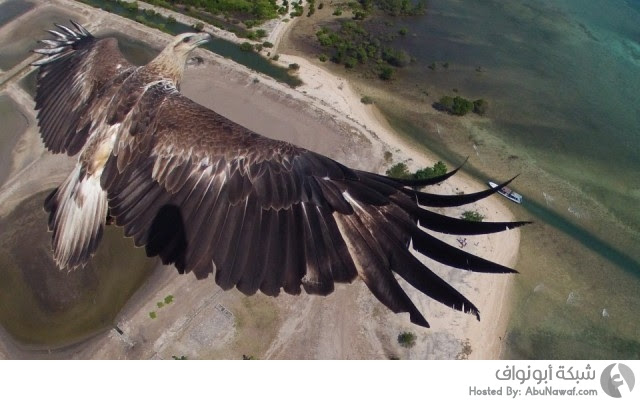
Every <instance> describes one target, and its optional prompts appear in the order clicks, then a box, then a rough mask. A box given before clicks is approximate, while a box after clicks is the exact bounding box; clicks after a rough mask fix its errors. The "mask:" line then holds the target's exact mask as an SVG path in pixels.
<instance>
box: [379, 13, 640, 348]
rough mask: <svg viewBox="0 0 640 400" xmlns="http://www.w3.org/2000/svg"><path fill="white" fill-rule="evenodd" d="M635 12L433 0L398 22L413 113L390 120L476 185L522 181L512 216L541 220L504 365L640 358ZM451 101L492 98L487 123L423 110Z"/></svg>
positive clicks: (528, 251)
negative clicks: (461, 164)
mask: <svg viewBox="0 0 640 400" xmlns="http://www.w3.org/2000/svg"><path fill="white" fill-rule="evenodd" d="M639 4H640V2H638V1H633V2H624V1H622V0H614V1H601V0H590V1H583V0H581V1H577V0H576V1H565V2H562V3H559V2H555V1H546V0H535V1H529V2H526V3H524V4H523V3H520V2H499V1H485V2H477V1H471V0H457V1H444V0H432V1H431V2H430V7H429V12H428V14H427V16H426V17H423V18H412V19H404V20H402V21H401V22H397V24H402V25H403V26H407V27H408V28H409V35H408V36H407V38H404V39H399V40H398V41H397V43H396V44H397V45H399V46H403V47H405V48H406V49H407V50H408V52H409V53H411V54H412V55H413V56H415V57H416V59H417V62H416V63H414V64H412V65H411V66H410V67H409V68H408V69H407V70H406V71H403V72H401V73H400V75H399V79H398V80H397V82H396V83H395V84H394V86H395V90H398V91H400V90H401V91H402V93H404V95H405V96H406V97H408V98H409V99H410V100H411V101H413V103H414V104H417V106H416V107H414V108H413V109H407V108H405V109H402V110H400V109H398V107H394V105H393V104H388V103H387V104H385V102H384V100H381V101H380V102H379V104H380V105H382V106H385V107H386V109H387V112H388V113H389V115H390V117H391V122H392V123H393V124H394V125H395V126H396V127H398V128H400V129H401V130H403V131H404V132H405V133H406V134H407V135H409V136H411V137H412V138H414V139H415V140H416V142H418V143H421V144H423V145H425V146H427V147H429V148H430V149H432V150H434V151H435V152H436V153H437V154H438V155H439V156H440V157H442V158H443V159H445V160H449V161H450V162H453V163H455V162H456V161H459V160H460V159H462V158H463V157H465V156H470V157H471V159H470V164H469V165H468V166H467V167H466V169H467V170H468V171H470V172H471V173H473V174H475V175H477V176H478V177H479V178H481V179H488V178H492V179H505V178H508V177H509V175H513V174H515V173H522V176H521V177H520V178H518V179H517V181H516V183H515V184H514V188H515V189H516V190H517V191H519V192H521V193H523V194H524V196H525V202H524V204H523V206H522V207H518V206H514V207H512V209H513V211H514V212H515V213H516V216H517V217H518V218H522V219H533V220H534V221H536V222H537V223H536V224H535V225H534V226H531V227H527V228H525V229H523V231H522V247H521V255H520V261H519V263H518V265H517V267H518V269H519V270H520V272H521V274H520V275H519V276H518V277H517V279H516V282H517V283H516V286H517V290H516V296H515V299H514V300H515V302H516V303H515V306H514V313H513V317H512V321H511V327H510V333H509V335H508V338H507V339H508V340H507V349H506V353H505V354H504V356H506V357H516V358H555V357H564V358H616V357H628V358H636V357H638V356H639V355H640V341H638V339H637V338H638V337H640V320H639V319H638V318H637V316H636V310H637V309H638V307H640V299H638V296H637V293H639V292H640V246H638V243H640V213H639V212H638V206H637V204H638V202H639V201H640V113H638V110H640V96H638V95H637V93H640V78H639V76H640V52H639V51H638V50H639V49H640V13H639V10H640V6H639ZM487 21H491V23H487ZM412 35H415V36H412ZM432 62H436V63H437V65H436V70H435V71H431V70H430V69H428V68H427V66H428V65H429V64H431V63H432ZM445 62H448V63H449V67H448V68H445V67H444V66H443V65H442V64H443V63H445ZM477 67H480V72H477V71H476V68H477ZM453 89H456V90H457V91H454V90H453ZM425 91H426V92H427V93H428V95H427V94H425ZM456 94H459V95H461V96H463V97H467V98H471V99H477V98H484V99H487V100H488V101H489V104H490V109H489V113H488V116H487V117H486V118H477V117H469V116H468V117H463V118H458V117H452V116H445V115H435V116H434V115H433V114H425V113H424V111H423V110H421V109H420V108H421V107H422V108H423V109H427V108H430V105H431V103H432V102H434V101H437V100H438V99H439V98H440V97H441V96H443V95H451V96H455V95H456ZM505 201H506V200H505ZM605 311H606V312H605ZM603 314H604V315H606V316H603Z"/></svg>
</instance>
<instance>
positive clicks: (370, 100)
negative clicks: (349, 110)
mask: <svg viewBox="0 0 640 400" xmlns="http://www.w3.org/2000/svg"><path fill="white" fill-rule="evenodd" d="M360 101H361V102H362V104H373V98H371V97H369V96H363V97H362V98H361V99H360Z"/></svg>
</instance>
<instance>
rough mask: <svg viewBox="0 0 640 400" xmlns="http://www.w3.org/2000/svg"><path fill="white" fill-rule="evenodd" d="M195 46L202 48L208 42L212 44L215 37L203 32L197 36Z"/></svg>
mask: <svg viewBox="0 0 640 400" xmlns="http://www.w3.org/2000/svg"><path fill="white" fill-rule="evenodd" d="M195 39H196V41H195V45H196V46H200V45H203V44H205V43H207V42H210V41H211V39H213V36H212V35H211V34H210V33H207V32H202V33H199V34H197V35H196V38H195Z"/></svg>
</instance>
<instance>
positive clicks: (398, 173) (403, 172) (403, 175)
mask: <svg viewBox="0 0 640 400" xmlns="http://www.w3.org/2000/svg"><path fill="white" fill-rule="evenodd" d="M386 174H387V176H390V177H392V178H398V179H411V172H409V167H407V164H405V163H397V164H394V165H393V166H392V167H391V168H389V169H388V170H387V172H386Z"/></svg>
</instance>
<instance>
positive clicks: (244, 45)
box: [240, 42, 253, 51]
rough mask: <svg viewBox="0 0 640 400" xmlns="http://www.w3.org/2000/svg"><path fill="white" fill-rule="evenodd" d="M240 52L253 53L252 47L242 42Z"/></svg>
mask: <svg viewBox="0 0 640 400" xmlns="http://www.w3.org/2000/svg"><path fill="white" fill-rule="evenodd" d="M240 50H242V51H253V45H252V44H251V43H249V42H242V43H241V44H240Z"/></svg>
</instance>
